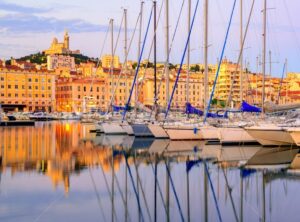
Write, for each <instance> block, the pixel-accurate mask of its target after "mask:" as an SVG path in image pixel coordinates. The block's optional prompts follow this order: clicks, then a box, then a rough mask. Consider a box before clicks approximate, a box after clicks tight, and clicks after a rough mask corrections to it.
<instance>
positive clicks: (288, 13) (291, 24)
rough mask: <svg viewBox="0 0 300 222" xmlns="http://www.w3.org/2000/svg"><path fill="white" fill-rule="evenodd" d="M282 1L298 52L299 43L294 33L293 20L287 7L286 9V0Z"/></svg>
mask: <svg viewBox="0 0 300 222" xmlns="http://www.w3.org/2000/svg"><path fill="white" fill-rule="evenodd" d="M283 3H284V7H285V10H286V12H287V16H288V20H289V23H290V26H291V27H292V32H293V34H294V38H295V41H296V45H297V48H298V53H300V43H299V41H298V36H297V34H296V31H295V27H294V24H293V21H292V19H291V16H290V12H289V9H288V7H287V4H286V1H285V0H284V1H283Z"/></svg>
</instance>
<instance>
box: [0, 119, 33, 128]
mask: <svg viewBox="0 0 300 222" xmlns="http://www.w3.org/2000/svg"><path fill="white" fill-rule="evenodd" d="M34 123H35V121H32V120H16V121H0V126H3V127H4V126H34Z"/></svg>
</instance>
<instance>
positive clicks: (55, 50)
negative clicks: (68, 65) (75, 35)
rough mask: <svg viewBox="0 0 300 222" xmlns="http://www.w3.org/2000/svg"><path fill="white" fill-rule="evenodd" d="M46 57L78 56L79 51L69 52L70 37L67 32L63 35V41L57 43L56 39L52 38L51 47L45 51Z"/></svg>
mask: <svg viewBox="0 0 300 222" xmlns="http://www.w3.org/2000/svg"><path fill="white" fill-rule="evenodd" d="M44 53H45V54H46V55H54V54H80V51H79V50H75V51H72V50H70V37H69V34H68V32H67V31H65V34H64V41H63V42H58V40H57V38H56V37H55V38H53V41H52V43H51V46H50V48H49V49H47V50H45V51H44Z"/></svg>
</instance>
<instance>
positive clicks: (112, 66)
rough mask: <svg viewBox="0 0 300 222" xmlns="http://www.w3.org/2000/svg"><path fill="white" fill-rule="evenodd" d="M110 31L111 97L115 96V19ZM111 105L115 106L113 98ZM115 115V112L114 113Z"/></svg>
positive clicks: (111, 23) (111, 22)
mask: <svg viewBox="0 0 300 222" xmlns="http://www.w3.org/2000/svg"><path fill="white" fill-rule="evenodd" d="M110 29H111V30H110V31H111V63H110V78H111V86H110V87H111V94H110V95H111V97H112V96H113V94H114V84H113V83H114V81H113V80H114V19H110ZM110 101H111V104H108V105H112V104H113V98H111V100H110ZM112 111H113V110H112ZM112 113H113V112H112Z"/></svg>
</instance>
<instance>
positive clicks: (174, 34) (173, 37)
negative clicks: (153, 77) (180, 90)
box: [150, 0, 185, 118]
mask: <svg viewBox="0 0 300 222" xmlns="http://www.w3.org/2000/svg"><path fill="white" fill-rule="evenodd" d="M184 3H185V0H183V1H182V4H181V9H180V11H179V16H178V19H177V22H176V26H175V30H174V33H173V36H172V40H171V44H170V46H169V52H168V57H167V60H168V61H169V59H170V53H171V51H172V48H173V43H174V40H175V36H176V33H177V30H178V26H179V21H180V18H181V15H182V11H183V7H184ZM168 66H169V64H168ZM166 69H167V67H164V73H165V74H166ZM162 82H163V78H162V77H161V79H160V82H159V85H158V93H157V95H159V94H160V89H161V86H162ZM157 95H156V97H155V98H154V102H156V101H158V97H157ZM153 111H154V107H153V108H152V110H151V114H150V118H151V116H152V112H153Z"/></svg>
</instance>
